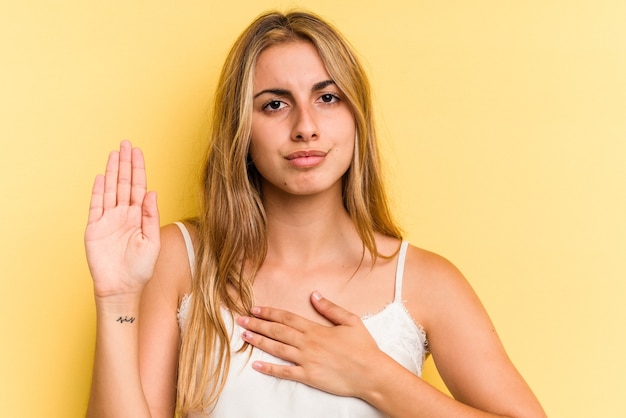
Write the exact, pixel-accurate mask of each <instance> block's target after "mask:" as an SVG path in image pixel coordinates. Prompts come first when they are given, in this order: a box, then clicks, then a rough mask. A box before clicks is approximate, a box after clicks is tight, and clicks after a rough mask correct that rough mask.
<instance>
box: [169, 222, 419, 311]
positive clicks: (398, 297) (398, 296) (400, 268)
mask: <svg viewBox="0 0 626 418" xmlns="http://www.w3.org/2000/svg"><path fill="white" fill-rule="evenodd" d="M174 224H175V225H176V226H178V228H179V229H180V232H181V233H182V234H183V239H184V240H185V247H187V257H188V259H189V267H190V268H191V271H192V272H193V270H194V267H195V253H194V249H193V241H191V235H189V231H188V230H187V227H186V226H185V224H183V223H182V222H174ZM408 247H409V242H408V241H402V244H401V245H400V251H398V265H397V266H396V283H395V296H394V301H395V302H401V301H402V278H403V276H404V263H405V260H406V251H407V248H408Z"/></svg>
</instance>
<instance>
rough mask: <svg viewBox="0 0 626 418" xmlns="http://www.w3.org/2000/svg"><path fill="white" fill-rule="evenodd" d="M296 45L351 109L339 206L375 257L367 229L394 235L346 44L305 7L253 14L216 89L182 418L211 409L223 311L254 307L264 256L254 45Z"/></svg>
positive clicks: (226, 359) (181, 384)
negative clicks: (350, 144) (254, 142)
mask: <svg viewBox="0 0 626 418" xmlns="http://www.w3.org/2000/svg"><path fill="white" fill-rule="evenodd" d="M296 41H306V42H310V43H312V44H313V45H314V46H315V47H316V49H317V50H318V52H319V55H320V57H321V59H322V61H323V63H324V65H325V66H326V69H327V71H328V73H329V75H330V77H331V78H332V79H333V81H334V82H335V83H336V85H337V86H338V88H339V89H340V90H341V92H342V95H343V97H344V100H346V102H347V103H348V104H349V105H350V107H351V110H352V112H353V115H354V119H355V125H356V133H357V138H356V146H355V152H354V158H353V161H352V164H351V166H350V168H349V169H348V171H347V172H346V173H345V175H344V177H343V204H344V206H345V208H346V211H347V212H348V213H349V215H350V217H351V219H352V220H353V222H354V224H355V226H356V229H357V231H358V234H359V236H360V237H361V239H362V241H363V245H364V248H366V249H367V250H368V251H369V252H370V253H371V254H372V256H373V257H374V258H376V257H377V256H382V255H381V254H380V253H379V252H378V250H377V248H376V243H375V233H381V234H384V235H388V236H392V237H396V238H400V237H401V232H400V230H399V228H398V227H397V226H396V224H395V222H394V221H393V219H392V217H391V215H390V211H389V208H388V206H387V198H386V195H385V191H384V187H383V182H382V179H381V175H380V162H379V155H378V149H377V144H376V134H375V130H374V118H373V115H372V105H371V96H370V87H369V83H368V80H367V76H366V74H365V72H364V70H363V67H362V66H361V65H360V63H359V62H358V59H357V57H356V56H355V54H354V52H353V51H352V48H351V47H350V45H349V44H348V42H347V41H346V40H345V39H344V38H343V37H342V36H341V35H340V34H339V32H338V31H337V30H336V29H334V28H333V27H332V26H331V25H329V24H328V23H326V22H324V21H323V20H322V19H320V18H319V17H317V16H315V15H313V14H311V13H305V12H291V13H287V14H281V13H277V12H271V13H267V14H264V15H262V16H260V17H258V18H257V19H256V20H255V21H254V22H253V23H252V24H251V25H250V26H249V27H248V28H247V29H246V30H245V31H244V32H243V33H242V34H241V35H240V37H239V38H238V39H237V41H236V42H235V44H234V45H233V47H232V49H231V51H230V53H229V55H228V57H227V59H226V62H225V64H224V67H223V69H222V73H221V76H220V80H219V84H218V87H217V91H216V94H215V104H214V109H213V117H212V126H211V133H210V142H209V148H208V152H207V155H206V160H205V164H204V168H203V177H202V185H203V190H202V206H201V212H200V216H199V218H198V222H197V225H196V226H197V228H198V237H199V245H198V246H197V249H196V266H195V275H194V280H193V285H192V300H191V304H190V310H189V318H188V319H187V325H186V326H185V327H184V329H183V331H182V344H181V350H180V358H179V375H178V399H177V403H178V408H179V412H180V413H181V414H183V415H184V414H185V413H187V412H189V411H194V410H204V409H206V408H208V407H210V406H211V405H214V403H215V402H216V401H217V399H218V397H219V394H220V393H221V390H222V388H223V385H224V382H225V379H226V376H227V374H228V369H229V363H230V347H229V335H228V330H227V329H226V326H225V323H224V320H223V318H222V307H223V308H226V309H227V310H228V311H230V312H235V313H238V314H242V315H245V314H247V312H249V310H250V308H251V307H252V304H253V290H252V283H253V278H254V276H255V274H256V272H257V271H258V269H259V268H260V266H261V265H262V263H263V261H264V259H265V255H266V252H267V237H266V230H267V225H266V217H265V212H264V207H263V201H262V195H261V182H260V175H259V173H258V172H257V171H256V169H255V167H254V165H253V164H251V163H250V162H249V159H248V149H249V144H250V132H251V125H252V97H253V93H252V85H253V77H254V72H255V65H256V61H257V59H258V57H259V55H260V53H261V52H262V51H263V50H265V49H266V48H269V47H271V46H273V45H279V44H283V43H287V42H296ZM244 268H245V274H244ZM244 348H245V347H242V349H244Z"/></svg>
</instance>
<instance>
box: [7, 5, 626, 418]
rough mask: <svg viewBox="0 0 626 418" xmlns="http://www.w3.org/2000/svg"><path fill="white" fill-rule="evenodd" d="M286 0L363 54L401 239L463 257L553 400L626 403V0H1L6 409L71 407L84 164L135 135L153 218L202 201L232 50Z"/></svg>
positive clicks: (532, 377) (598, 410) (81, 319)
mask: <svg viewBox="0 0 626 418" xmlns="http://www.w3.org/2000/svg"><path fill="white" fill-rule="evenodd" d="M293 5H296V6H301V7H307V8H311V9H312V10H314V11H316V12H318V13H320V14H321V15H323V16H325V17H327V18H328V19H329V20H331V21H332V22H334V23H336V24H337V26H339V27H340V28H341V29H342V30H343V32H344V33H345V34H346V35H347V36H348V37H349V38H350V39H351V41H352V42H353V44H354V45H355V47H356V48H357V50H359V51H360V53H361V55H362V56H363V57H364V60H365V63H366V66H367V68H368V70H369V72H370V74H371V77H372V81H373V85H374V89H375V100H376V107H377V110H378V115H379V120H380V132H381V139H382V146H383V148H384V150H385V153H386V154H385V155H386V165H387V168H388V173H389V176H388V178H389V184H390V186H391V191H392V196H393V201H394V207H395V209H396V210H397V214H398V217H399V218H400V220H401V221H402V223H403V224H404V226H405V229H406V232H407V236H408V237H409V239H410V240H411V241H412V242H413V243H414V244H416V245H419V246H423V247H426V248H428V249H431V250H434V251H436V252H439V253H442V254H443V255H445V256H447V257H448V258H450V259H451V260H452V261H453V262H455V263H456V264H457V265H458V266H459V267H460V268H461V270H462V271H464V272H465V274H466V276H467V277H468V279H469V280H470V282H471V283H472V284H473V286H474V287H475V289H476V290H477V292H478V293H479V295H480V296H481V298H482V300H483V302H484V304H485V305H486V307H487V309H488V311H489V312H490V314H491V316H492V318H493V321H494V322H495V324H496V327H497V328H498V330H499V332H500V335H501V337H502V339H503V341H504V343H505V345H506V347H507V349H508V351H509V353H510V355H511V357H512V359H513V360H514V362H515V363H516V364H517V366H518V367H519V369H520V370H521V372H522V373H523V374H524V376H525V377H526V378H527V380H528V381H529V383H530V384H531V386H532V387H533V388H534V390H535V392H536V393H537V396H538V397H539V398H540V400H541V401H542V403H543V404H544V406H545V409H546V411H547V412H548V414H549V415H550V416H552V417H568V418H572V417H574V418H575V417H580V418H588V417H623V416H626V406H625V405H624V402H623V401H622V397H623V395H624V391H625V389H626V360H625V359H624V356H625V354H626V337H624V331H625V329H624V324H625V323H626V309H625V307H624V305H625V304H624V302H623V299H624V297H625V296H626V284H625V283H624V279H626V266H625V265H626V263H625V261H626V217H625V215H624V214H626V24H624V22H625V20H624V19H625V18H626V2H623V1H621V0H615V1H608V0H597V1H594V2H591V1H589V2H569V1H539V0H532V1H520V2H511V1H443V0H442V1H435V2H433V1H421V0H419V1H408V0H405V1H402V0H387V1H385V2H373V1H363V0H359V1H356V0H353V1H343V2H338V1H335V0H332V1H331V0H311V1H302V2H300V3H297V2H287V1H278V0H277V1H265V2H259V1H256V0H246V1H239V2H237V1H234V2H232V1H231V2H217V1H195V2H193V1H185V2H174V1H160V2H159V1H153V2H148V1H119V0H118V1H115V0H114V1H108V2H84V1H78V0H68V1H65V2H48V1H43V0H32V1H23V2H10V1H8V0H1V2H0V138H1V141H2V147H1V149H0V152H1V157H0V158H1V163H0V182H1V183H0V184H1V188H0V190H1V192H2V201H1V204H0V237H1V240H0V263H1V264H0V268H1V270H0V271H1V274H2V277H1V281H0V298H1V300H0V415H2V416H6V417H79V416H81V415H83V413H84V409H85V405H86V401H87V393H88V386H89V381H90V374H91V360H92V352H93V342H94V341H93V339H94V308H93V302H92V295H91V283H90V278H89V274H88V271H87V266H86V263H85V261H84V254H83V247H82V233H83V228H84V223H85V215H86V209H87V205H88V199H89V191H90V186H91V182H92V178H93V176H94V175H95V173H96V172H98V171H101V170H102V168H103V164H104V160H105V157H106V153H107V152H108V150H110V149H112V148H115V147H116V146H117V144H118V143H119V141H120V140H121V139H125V138H126V139H131V140H132V141H133V142H134V143H135V144H137V145H139V146H141V147H142V148H143V149H144V151H145V153H146V155H147V161H148V169H149V176H150V177H149V180H150V186H151V188H153V189H156V190H158V191H159V195H160V207H161V211H162V218H163V222H170V221H173V220H176V219H179V218H181V217H184V216H187V215H190V214H193V212H194V210H195V203H194V196H193V193H194V190H195V177H194V176H195V170H196V169H197V161H198V154H199V152H200V150H202V141H203V135H204V133H205V132H206V126H207V116H206V115H207V109H208V104H209V102H210V99H211V96H212V91H213V87H214V83H215V79H216V75H217V72H218V70H219V68H220V65H221V63H222V61H223V57H224V54H225V52H226V50H227V48H228V47H229V45H230V43H231V42H232V41H233V40H234V38H235V36H236V35H237V34H238V33H239V32H240V31H241V30H242V29H243V27H244V26H245V25H246V24H247V23H248V22H249V21H250V20H251V19H252V18H253V17H255V16H256V15H257V14H259V13H260V12H261V11H263V10H265V9H269V8H274V7H278V8H281V9H283V8H285V7H287V6H293ZM468 344H471V341H468ZM426 378H427V379H429V380H431V381H433V382H435V383H436V384H439V383H437V378H436V375H435V372H434V371H433V369H432V364H431V365H430V366H429V369H428V371H427V373H426Z"/></svg>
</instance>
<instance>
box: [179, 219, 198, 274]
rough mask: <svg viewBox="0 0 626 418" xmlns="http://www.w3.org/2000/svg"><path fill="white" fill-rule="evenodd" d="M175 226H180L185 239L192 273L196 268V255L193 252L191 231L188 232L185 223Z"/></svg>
mask: <svg viewBox="0 0 626 418" xmlns="http://www.w3.org/2000/svg"><path fill="white" fill-rule="evenodd" d="M174 224H175V225H176V226H178V228H179V229H180V232H182V233H183V238H184V240H185V247H187V258H189V267H190V268H191V271H192V272H193V270H194V267H195V258H196V255H195V253H194V250H193V241H191V235H189V231H188V230H187V227H186V226H185V224H184V223H182V222H174Z"/></svg>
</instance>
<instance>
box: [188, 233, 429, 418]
mask: <svg viewBox="0 0 626 418" xmlns="http://www.w3.org/2000/svg"><path fill="white" fill-rule="evenodd" d="M177 225H178V226H179V227H180V229H181V231H182V233H183V236H184V237H185V243H186V245H187V253H188V255H189V262H190V264H191V267H192V270H193V267H194V251H193V244H192V242H191V237H190V236H189V233H188V231H187V229H186V228H185V226H184V225H183V224H181V223H177ZM407 247H408V243H407V242H403V243H402V246H401V248H400V252H399V254H398V264H397V267H396V281H395V297H394V300H393V301H392V302H391V303H389V304H388V305H387V306H386V307H385V308H384V309H383V310H381V311H380V312H378V313H376V314H373V315H367V316H365V317H363V318H362V320H363V323H364V324H365V326H366V328H367V329H368V331H369V332H370V334H371V335H372V337H373V338H374V340H375V341H376V343H377V344H378V346H379V347H380V349H381V350H382V351H384V352H385V353H387V354H388V355H389V356H390V357H392V358H393V359H394V360H396V361H397V362H398V363H400V364H401V365H402V366H404V367H405V368H407V369H408V370H410V371H411V372H413V373H415V374H416V375H417V376H421V374H422V365H423V362H424V359H425V357H426V353H427V350H428V342H427V340H426V334H425V332H424V329H423V328H422V327H421V326H420V325H419V324H417V323H416V322H415V321H413V319H412V318H411V316H410V314H409V312H408V311H407V309H406V308H405V306H404V304H403V303H402V276H403V273H404V260H405V256H406V250H407ZM190 300H191V296H190V295H187V296H185V297H184V298H183V300H182V302H181V305H180V309H179V313H178V321H179V325H180V327H181V329H182V328H183V327H184V326H185V323H186V319H187V311H188V309H189V302H190ZM223 318H224V322H225V324H226V327H227V328H228V329H230V330H231V332H230V347H231V364H230V372H229V374H228V376H227V379H226V384H225V386H224V390H223V391H222V393H221V395H220V398H219V400H218V402H217V404H216V405H215V408H214V409H213V410H212V411H207V413H206V414H204V415H198V414H192V415H190V417H201V416H204V417H206V416H211V417H216V418H294V417H297V418H326V417H346V418H347V417H350V418H357V417H358V418H380V417H385V415H384V414H382V413H381V412H380V411H378V410H376V409H375V408H374V407H372V406H371V405H370V404H368V403H367V402H365V401H363V400H361V399H358V398H351V397H344V396H337V395H332V394H330V393H327V392H323V391H321V390H318V389H315V388H312V387H310V386H307V385H305V384H302V383H298V382H293V381H290V380H283V379H279V378H276V377H272V376H267V375H264V374H261V373H259V372H257V371H255V370H254V369H253V368H252V362H253V361H256V360H261V361H267V362H271V363H276V364H289V363H288V362H286V361H284V360H282V359H279V358H277V357H274V356H272V355H270V354H268V353H266V352H264V351H262V350H260V349H258V348H255V347H253V348H252V354H251V355H250V351H249V350H246V351H245V352H243V353H237V350H238V349H239V348H240V347H241V346H242V344H243V340H242V339H241V334H242V333H243V331H244V329H243V328H241V327H240V326H239V325H237V324H236V323H234V322H233V319H232V316H231V315H230V314H229V312H228V310H226V309H224V310H223Z"/></svg>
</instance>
